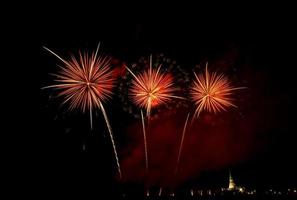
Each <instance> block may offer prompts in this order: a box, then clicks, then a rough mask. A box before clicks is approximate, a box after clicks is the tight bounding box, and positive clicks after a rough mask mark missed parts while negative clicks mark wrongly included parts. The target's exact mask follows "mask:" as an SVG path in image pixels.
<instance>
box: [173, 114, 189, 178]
mask: <svg viewBox="0 0 297 200" xmlns="http://www.w3.org/2000/svg"><path fill="white" fill-rule="evenodd" d="M189 116H190V113H188V115H187V118H186V121H185V125H184V128H183V134H182V138H181V141H180V146H179V149H178V156H177V162H176V166H175V171H174V174H175V175H176V174H177V171H178V167H179V162H180V155H181V152H182V148H183V144H184V138H185V134H186V129H187V124H188V120H189Z"/></svg>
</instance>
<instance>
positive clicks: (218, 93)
mask: <svg viewBox="0 0 297 200" xmlns="http://www.w3.org/2000/svg"><path fill="white" fill-rule="evenodd" d="M194 75H195V81H194V82H193V84H192V86H191V89H190V94H191V99H192V100H193V102H194V103H195V105H196V110H195V114H194V116H196V117H199V115H200V113H201V112H202V111H207V112H211V113H218V112H221V111H226V109H227V108H228V107H236V105H234V104H233V103H232V101H233V99H232V98H231V97H230V96H231V95H232V94H233V91H234V90H239V89H243V88H244V87H232V86H231V83H230V81H229V80H228V78H227V77H226V76H224V74H219V73H218V72H213V73H209V71H208V69H207V64H206V68H205V74H203V73H201V74H198V76H197V75H196V73H195V72H194Z"/></svg>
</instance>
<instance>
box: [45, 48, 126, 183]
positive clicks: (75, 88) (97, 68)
mask: <svg viewBox="0 0 297 200" xmlns="http://www.w3.org/2000/svg"><path fill="white" fill-rule="evenodd" d="M99 46H100V44H98V46H97V49H96V51H95V53H92V54H91V55H90V56H89V55H88V54H87V53H85V54H81V53H79V59H77V58H76V57H74V56H71V59H70V60H69V61H66V60H64V59H63V58H61V57H60V56H59V55H57V54H56V53H54V52H53V51H51V50H50V49H48V48H46V47H44V49H46V50H47V51H49V52H50V53H51V54H53V55H54V56H56V57H57V58H58V59H59V60H61V61H62V62H63V63H64V66H61V67H60V68H61V71H60V73H59V74H54V76H55V77H56V78H57V79H56V80H55V82H56V83H57V84H55V85H50V86H46V87H43V89H45V88H53V89H57V90H59V93H58V96H60V97H63V98H64V101H63V103H62V104H65V103H69V109H70V110H73V109H77V108H80V109H81V110H82V112H85V111H86V110H89V114H90V125H91V129H92V128H93V117H92V111H93V109H95V108H99V109H101V111H102V114H103V116H104V120H105V123H106V125H107V128H108V132H109V135H110V139H111V142H112V147H113V151H114V155H115V159H116V164H117V168H118V173H119V176H120V178H121V176H122V174H121V169H120V164H119V159H118V155H117V151H116V147H115V142H114V139H113V134H112V129H111V126H110V123H109V120H108V118H107V115H106V112H105V109H104V107H103V104H102V102H104V101H106V100H107V99H109V98H110V96H111V94H112V91H111V90H112V88H113V85H114V84H113V83H114V78H113V76H112V70H111V69H110V59H108V58H107V57H104V58H103V57H100V56H97V54H98V50H99Z"/></svg>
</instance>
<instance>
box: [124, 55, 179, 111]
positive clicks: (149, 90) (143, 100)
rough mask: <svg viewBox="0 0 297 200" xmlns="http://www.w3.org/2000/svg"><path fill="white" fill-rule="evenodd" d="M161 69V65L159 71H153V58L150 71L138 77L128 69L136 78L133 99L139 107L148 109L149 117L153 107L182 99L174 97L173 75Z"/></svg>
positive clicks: (132, 93)
mask: <svg viewBox="0 0 297 200" xmlns="http://www.w3.org/2000/svg"><path fill="white" fill-rule="evenodd" d="M160 68H161V65H160V66H159V67H158V68H157V69H152V57H150V66H149V69H148V70H147V71H144V72H143V73H142V74H139V75H137V76H136V75H135V74H134V73H133V72H132V71H131V70H130V69H129V68H128V67H127V70H128V71H129V72H130V73H131V74H132V76H133V77H134V80H133V82H132V87H131V96H132V99H133V101H134V103H135V104H136V105H137V106H139V107H140V108H145V109H146V112H147V116H150V113H151V109H152V108H153V107H156V106H159V105H161V104H165V103H167V102H168V101H169V100H170V99H171V98H180V97H178V96H174V95H173V92H174V91H175V90H176V88H175V87H173V77H172V75H171V74H168V73H161V72H160Z"/></svg>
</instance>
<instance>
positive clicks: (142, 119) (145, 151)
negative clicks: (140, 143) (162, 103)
mask: <svg viewBox="0 0 297 200" xmlns="http://www.w3.org/2000/svg"><path fill="white" fill-rule="evenodd" d="M141 122H142V132H143V140H144V153H145V170H146V173H147V172H148V153H147V152H148V150H147V141H146V134H145V124H144V117H143V112H142V110H141Z"/></svg>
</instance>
